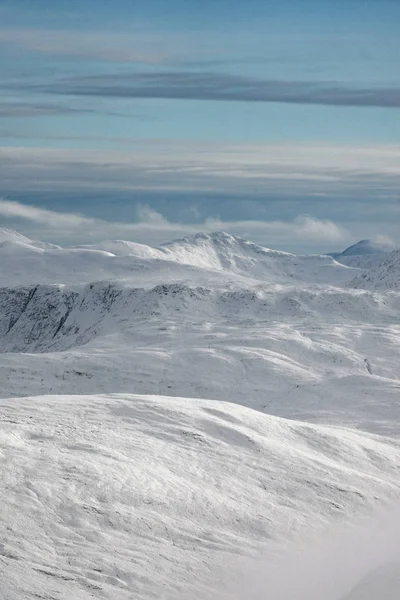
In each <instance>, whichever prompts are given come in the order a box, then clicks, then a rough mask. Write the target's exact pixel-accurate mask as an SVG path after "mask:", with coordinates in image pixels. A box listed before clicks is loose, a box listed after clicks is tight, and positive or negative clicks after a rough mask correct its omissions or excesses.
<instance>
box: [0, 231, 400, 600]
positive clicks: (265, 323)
mask: <svg viewBox="0 0 400 600" xmlns="http://www.w3.org/2000/svg"><path fill="white" fill-rule="evenodd" d="M3 235H4V239H2V238H1V236H0V238H1V239H2V241H0V264H1V270H0V282H1V286H2V287H1V289H0V357H1V360H0V398H1V399H0V452H1V456H2V461H1V466H0V469H2V475H1V479H0V481H1V482H2V483H1V484H0V505H1V507H2V509H1V510H0V523H1V525H2V530H3V532H4V535H3V538H2V540H0V562H1V565H2V577H1V580H0V596H1V595H2V596H3V597H5V598H10V599H12V600H22V599H23V600H25V599H30V598H32V599H33V598H38V597H42V598H51V597H58V598H65V599H66V598H71V597H73V598H79V599H80V598H82V599H85V600H86V599H88V598H98V599H99V600H100V599H104V598H111V597H112V598H113V599H114V598H115V599H119V598H121V599H124V598H127V599H128V598H132V597H135V598H139V599H141V598H143V599H145V598H146V599H148V598H151V597H154V598H155V597H163V598H165V599H166V600H179V599H180V598H181V599H182V600H183V599H184V598H187V597H190V598H193V599H195V598H198V599H199V600H200V599H201V600H207V598H210V597H214V598H218V599H219V600H227V598H229V599H230V600H242V598H243V597H251V598H254V600H261V599H262V598H264V597H265V589H266V587H268V585H272V584H271V581H272V579H271V578H270V575H269V574H270V571H269V570H268V569H266V568H265V561H267V564H268V565H271V568H272V565H273V564H274V561H275V560H277V559H278V557H280V556H281V555H282V552H283V548H288V547H290V546H291V544H293V543H298V542H299V541H302V542H304V543H306V542H307V543H308V542H310V541H311V538H314V540H315V537H317V538H318V536H319V535H320V534H322V535H325V532H327V531H329V530H330V529H331V528H332V527H336V526H337V525H338V524H339V523H342V524H346V523H349V522H350V521H354V520H356V519H358V518H359V517H360V516H361V515H364V516H366V515H370V514H372V513H373V512H374V510H375V509H377V508H378V507H381V506H382V505H383V504H385V503H387V502H391V501H398V499H400V475H399V474H400V445H399V444H400V442H399V440H400V425H399V424H400V404H399V402H398V398H399V392H400V374H399V369H398V365H399V364H400V343H399V340H400V317H399V315H400V291H399V289H400V288H399V261H398V259H399V255H398V251H397V252H392V253H385V254H382V253H380V254H378V253H377V254H371V255H368V256H366V255H364V256H363V257H362V259H363V261H371V262H363V263H361V262H360V263H359V264H358V266H348V265H344V264H341V263H339V262H337V261H336V260H334V259H333V258H332V257H329V256H316V255H315V256H295V255H292V254H287V253H283V252H277V251H274V250H270V249H267V248H263V247H260V246H257V245H256V244H253V243H251V242H248V241H246V240H242V239H240V238H237V237H234V236H231V235H229V234H225V233H220V232H219V233H214V234H199V235H196V236H193V237H191V238H185V239H183V240H177V241H174V242H170V243H166V244H164V245H162V246H160V247H158V248H151V247H150V246H146V245H142V244H136V243H134V242H129V241H128V242H126V241H123V240H116V241H111V242H103V243H101V244H96V245H85V246H79V247H74V248H60V247H59V246H55V245H51V244H46V243H41V242H32V241H31V240H29V239H28V238H25V237H23V236H19V234H17V233H15V232H5V233H4V234H3ZM350 258H352V259H354V260H355V259H356V257H355V256H352V257H350ZM343 260H344V259H343ZM260 556H263V557H265V558H264V559H263V561H264V562H263V564H262V566H261V567H257V565H259V564H260V563H259V560H260V559H259V558H258V559H256V557H260ZM332 560H333V561H334V560H338V561H339V560H340V557H339V556H336V555H335V556H333V558H332ZM249 564H250V565H251V566H250V570H252V569H255V570H256V571H255V574H254V577H253V576H252V577H249V578H246V573H247V571H248V569H249ZM372 566H374V565H372ZM377 566H378V565H377ZM332 568H333V569H334V568H335V566H334V564H333V567H332ZM235 574H236V575H235ZM364 575H365V576H367V575H368V573H367V572H365V573H360V572H357V574H355V576H354V581H353V580H351V578H350V580H349V582H348V583H349V586H348V587H347V588H346V589H345V588H343V589H339V587H338V590H337V592H338V594H340V595H338V596H337V597H336V596H332V598H330V597H329V596H328V595H327V594H325V592H324V591H323V590H322V588H321V590H319V596H318V597H317V596H315V597H313V596H310V600H320V598H321V597H323V598H324V600H340V599H341V597H343V596H344V595H345V594H346V593H348V591H349V590H350V589H351V588H354V589H355V590H357V587H356V586H357V585H358V584H359V580H360V578H361V577H360V576H364ZM293 581H295V578H293ZM256 582H257V586H258V587H259V588H260V589H259V591H257V590H255V588H254V587H253V586H254V585H255V583H256ZM289 583H290V578H288V584H289ZM303 583H304V585H305V581H303ZM350 584H351V585H350ZM296 586H297V587H296V594H297V595H296V597H301V598H303V597H304V598H306V597H307V598H309V595H307V594H308V591H307V589H306V587H304V589H303V588H301V585H300V584H299V583H298V584H296ZM391 588H393V586H391ZM282 589H283V588H282ZM288 589H289V588H288ZM371 589H372V588H371ZM317 591H318V590H317ZM281 592H282V590H281ZM279 593H280V591H279V590H278V589H276V588H271V589H269V597H271V599H273V600H275V598H276V599H277V600H278V599H279V600H292V598H293V593H294V591H293V589H292V592H289V591H288V592H287V594H286V596H285V595H283V592H282V593H281V595H279ZM285 593H286V592H285ZM354 593H358V592H356V591H355V592H354ZM349 598H351V600H355V599H356V600H359V598H360V599H361V596H354V597H353V596H350V597H349ZM363 600H364V599H363ZM365 600H375V599H372V598H369V597H366V598H365Z"/></svg>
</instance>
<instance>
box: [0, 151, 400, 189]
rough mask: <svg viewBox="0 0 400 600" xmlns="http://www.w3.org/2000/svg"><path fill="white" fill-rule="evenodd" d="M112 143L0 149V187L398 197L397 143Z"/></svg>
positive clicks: (399, 161)
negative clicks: (97, 147) (107, 147)
mask: <svg viewBox="0 0 400 600" xmlns="http://www.w3.org/2000/svg"><path fill="white" fill-rule="evenodd" d="M115 143H117V144H118V143H120V144H121V145H123V146H125V148H124V150H79V149H73V150H72V149H71V150H69V149H44V148H18V147H0V182H1V184H0V185H1V189H0V193H3V195H4V194H6V195H10V194H13V195H15V193H16V192H21V191H26V192H29V191H32V192H37V191H42V192H52V193H54V192H56V191H59V190H63V191H64V192H66V191H76V192H88V191H91V192H93V193H94V192H96V191H98V190H102V191H104V190H112V191H113V192H116V191H118V190H119V191H125V192H128V191H129V190H131V191H133V190H136V191H140V190H153V191H154V190H159V191H162V192H167V191H180V192H185V191H187V192H193V191H196V192H200V193H206V192H207V193H224V194H232V195H235V196H236V195H238V194H246V195H248V196H251V195H252V196H254V195H255V196H261V197H266V196H267V195H268V196H271V195H272V194H279V195H284V194H286V195H290V196H291V197H299V196H304V195H307V196H309V197H310V198H311V197H320V198H324V197H325V198H326V197H327V196H328V195H334V196H335V197H339V196H343V195H348V194H349V193H350V194H351V195H352V196H355V195H357V196H360V195H363V196H364V197H365V198H367V197H371V196H373V197H376V196H377V194H378V195H379V197H380V198H383V197H389V196H391V197H394V198H398V188H399V184H400V147H399V146H379V145H375V146H365V147H362V146H358V147H357V146H335V145H329V144H326V145H324V144H245V143H242V144H224V143H201V142H196V143H191V142H185V141H182V142H178V141H177V142H173V141H163V140H151V141H146V140H134V139H132V140H129V139H126V140H120V141H118V140H115ZM39 173H40V177H38V174H39Z"/></svg>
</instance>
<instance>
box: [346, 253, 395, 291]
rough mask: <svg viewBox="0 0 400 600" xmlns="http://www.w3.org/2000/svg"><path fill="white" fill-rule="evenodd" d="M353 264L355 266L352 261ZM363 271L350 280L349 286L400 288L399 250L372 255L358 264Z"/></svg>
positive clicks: (380, 288) (377, 288) (374, 288)
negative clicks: (369, 258) (371, 257)
mask: <svg viewBox="0 0 400 600" xmlns="http://www.w3.org/2000/svg"><path fill="white" fill-rule="evenodd" d="M353 265H354V266H356V265H355V264H354V263H353ZM360 266H361V267H362V269H363V272H362V273H361V274H359V275H356V277H355V278H354V279H352V280H351V282H350V284H349V285H350V286H352V287H355V288H367V289H373V290H386V289H387V290H400V250H394V251H393V252H387V253H385V254H380V255H378V256H375V257H374V260H370V261H368V262H365V261H364V262H363V263H362V264H361V265H360Z"/></svg>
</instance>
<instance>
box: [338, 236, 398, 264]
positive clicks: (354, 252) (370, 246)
mask: <svg viewBox="0 0 400 600" xmlns="http://www.w3.org/2000/svg"><path fill="white" fill-rule="evenodd" d="M392 250H394V247H393V244H390V243H381V242H375V241H373V240H360V241H359V242H357V243H356V244H353V245H352V246H349V247H348V248H346V250H343V252H331V253H330V254H329V255H328V256H333V258H335V259H339V260H341V259H342V258H345V257H348V256H364V255H369V254H383V253H384V252H391V251H392Z"/></svg>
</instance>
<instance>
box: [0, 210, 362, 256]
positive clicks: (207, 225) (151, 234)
mask: <svg viewBox="0 0 400 600" xmlns="http://www.w3.org/2000/svg"><path fill="white" fill-rule="evenodd" d="M0 216H2V217H3V218H5V219H6V220H8V221H10V220H11V221H13V225H14V227H17V228H18V221H22V222H25V226H24V227H23V231H24V233H25V234H26V235H29V236H32V235H35V234H38V235H39V236H42V239H44V240H45V241H46V240H51V241H57V242H63V243H65V242H67V243H84V242H88V241H90V240H92V241H95V240H96V241H101V240H105V239H116V238H122V239H129V240H134V241H141V242H144V243H149V244H158V243H160V242H162V241H166V240H168V239H173V238H176V237H183V236H186V235H191V234H194V233H198V232H199V231H205V232H212V231H216V230H224V231H227V232H229V233H232V234H233V235H237V236H239V237H247V238H250V239H252V240H253V241H256V242H261V243H266V241H267V240H269V241H270V242H275V243H277V244H279V245H282V244H285V242H288V241H289V240H293V238H295V239H296V240H298V241H299V242H300V243H301V242H304V241H305V240H306V241H307V242H308V243H310V242H312V243H322V242H324V243H337V242H345V241H348V240H349V239H351V236H350V234H349V233H348V232H347V231H346V230H345V229H344V228H342V227H340V226H338V225H336V224H335V223H333V222H331V221H328V220H318V219H315V218H312V217H310V216H299V217H298V218H296V219H295V220H294V221H286V222H285V221H253V220H247V221H246V220H245V221H223V220H221V219H206V220H205V221H203V222H202V223H196V224H183V223H178V222H171V221H169V220H168V219H166V218H165V217H164V216H163V215H162V214H160V213H159V212H157V211H155V210H154V209H152V208H151V207H148V206H146V205H138V207H137V221H136V222H130V223H118V222H112V221H106V220H104V219H97V218H93V217H87V216H84V215H81V214H76V213H65V212H58V211H53V210H47V209H43V208H38V207H35V206H31V205H28V204H22V203H20V202H15V201H10V200H0ZM26 223H28V227H26Z"/></svg>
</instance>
